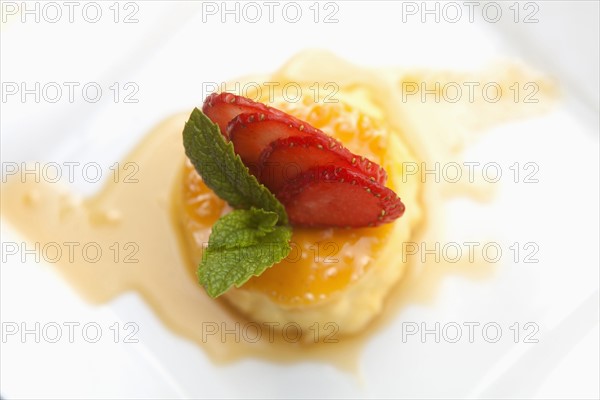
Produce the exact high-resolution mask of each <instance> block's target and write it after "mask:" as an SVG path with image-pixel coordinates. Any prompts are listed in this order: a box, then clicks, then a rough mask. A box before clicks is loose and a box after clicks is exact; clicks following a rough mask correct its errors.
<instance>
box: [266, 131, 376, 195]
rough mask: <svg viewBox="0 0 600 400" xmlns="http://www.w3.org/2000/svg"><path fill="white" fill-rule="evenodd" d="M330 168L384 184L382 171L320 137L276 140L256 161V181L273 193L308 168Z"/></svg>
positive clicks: (335, 143) (337, 144)
mask: <svg viewBox="0 0 600 400" xmlns="http://www.w3.org/2000/svg"><path fill="white" fill-rule="evenodd" d="M367 163H368V164H367ZM330 165H333V166H335V167H343V168H347V169H351V170H354V171H355V172H357V173H360V174H362V175H365V176H366V177H367V178H369V179H371V180H374V181H377V182H379V183H381V184H385V179H386V174H385V171H384V170H383V168H381V167H380V166H378V165H377V164H375V163H372V162H370V161H368V160H367V159H365V158H363V157H359V156H356V155H354V154H352V152H350V151H349V150H348V149H346V148H345V147H343V146H342V145H341V144H339V143H338V142H336V141H333V140H330V139H328V140H325V139H323V138H322V137H321V136H320V135H312V136H290V137H287V138H282V139H278V140H276V141H274V142H271V144H269V145H268V146H267V147H266V148H265V149H264V150H263V151H262V153H261V155H260V158H259V161H258V169H259V170H260V181H261V183H263V184H264V185H265V186H266V187H268V188H269V189H270V190H271V191H272V192H273V193H277V192H279V190H280V189H281V187H282V186H283V185H284V184H285V183H286V182H289V181H291V180H293V179H294V178H296V177H297V176H298V175H300V174H302V173H304V172H306V171H308V170H309V169H311V168H314V167H319V168H324V167H326V166H330ZM367 166H369V168H367Z"/></svg>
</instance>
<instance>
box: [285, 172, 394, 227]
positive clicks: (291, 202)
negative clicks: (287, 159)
mask: <svg viewBox="0 0 600 400" xmlns="http://www.w3.org/2000/svg"><path fill="white" fill-rule="evenodd" d="M277 197H278V198H279V200H280V201H281V202H282V203H283V205H284V206H285V208H286V211H287V214H288V217H289V219H290V222H291V223H292V224H293V225H298V226H307V227H328V226H337V227H364V226H377V225H381V224H384V223H388V222H392V221H394V220H395V219H397V218H399V217H401V216H402V214H403V213H404V204H402V201H401V200H400V198H399V197H398V196H397V195H396V193H394V192H393V191H392V190H391V189H388V188H387V187H385V186H383V185H381V184H379V183H377V182H374V181H372V180H370V179H368V178H366V177H365V176H363V175H362V174H360V173H357V172H355V171H353V170H350V169H347V168H341V167H334V166H327V167H325V168H311V169H310V170H308V171H307V172H305V173H303V174H302V175H300V176H298V177H297V178H296V179H294V180H293V181H291V182H288V183H286V184H285V185H284V186H283V187H282V188H281V190H280V191H279V192H278V194H277Z"/></svg>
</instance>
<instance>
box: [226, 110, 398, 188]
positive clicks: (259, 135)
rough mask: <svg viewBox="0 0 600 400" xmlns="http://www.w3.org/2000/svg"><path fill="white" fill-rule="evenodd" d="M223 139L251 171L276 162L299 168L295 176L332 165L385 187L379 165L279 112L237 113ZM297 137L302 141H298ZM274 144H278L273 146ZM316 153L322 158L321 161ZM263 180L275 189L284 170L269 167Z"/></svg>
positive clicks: (285, 175)
mask: <svg viewBox="0 0 600 400" xmlns="http://www.w3.org/2000/svg"><path fill="white" fill-rule="evenodd" d="M226 136H228V137H229V138H230V139H231V141H232V142H233V146H234V148H235V151H236V153H237V154H239V155H240V157H241V158H242V161H244V163H245V164H246V165H247V166H249V167H250V170H251V171H253V172H257V171H260V170H261V169H262V167H263V166H269V163H271V164H270V165H271V166H272V165H273V163H279V164H280V165H283V166H284V167H286V168H287V167H291V168H294V165H293V164H296V165H297V166H298V167H299V168H296V170H297V171H298V172H297V173H296V174H295V175H297V174H298V173H300V172H302V171H306V170H308V169H309V168H310V167H312V166H315V165H326V164H328V163H335V164H336V166H339V167H348V168H352V169H354V170H356V171H357V172H360V173H362V174H364V175H365V176H367V177H369V178H372V179H374V180H375V181H377V182H379V183H381V184H385V181H386V179H387V175H386V173H385V170H384V169H383V168H382V167H381V166H379V165H377V164H376V163H374V162H372V161H370V160H368V159H366V158H364V157H361V156H357V155H355V154H353V153H352V152H350V151H349V150H348V149H346V148H345V147H344V146H343V145H342V144H341V143H340V142H339V141H337V140H335V139H334V138H332V137H331V136H329V135H327V134H326V133H324V132H323V131H321V130H319V129H317V128H315V127H313V126H311V125H310V124H308V123H306V122H303V121H301V120H299V119H297V118H295V117H293V116H291V115H288V114H285V113H283V112H281V113H280V114H274V113H267V114H263V113H252V114H247V113H243V114H240V115H238V116H237V117H235V118H234V119H233V120H232V121H231V122H230V123H229V124H228V125H227V134H226ZM301 138H302V139H306V140H305V141H302V140H300V139H301ZM278 141H281V143H279V144H276V142H278ZM294 145H302V147H303V148H304V149H306V153H303V152H301V151H299V149H288V147H290V146H292V147H293V146H294ZM320 150H324V151H320ZM317 153H318V154H320V155H321V156H322V158H323V160H322V161H320V160H319V157H318V155H317ZM332 153H333V154H332ZM275 165H276V164H275ZM257 176H259V177H260V178H261V179H262V177H263V175H262V173H261V174H260V175H257ZM264 177H265V179H266V180H267V181H265V182H263V183H265V184H266V185H267V186H268V187H270V186H269V184H270V183H273V184H274V185H275V186H274V187H273V188H272V190H276V189H277V188H279V186H280V183H281V182H280V179H279V177H285V178H290V176H289V175H288V172H287V171H283V172H281V171H279V172H278V171H272V170H270V168H268V170H267V171H265V174H264ZM270 177H274V179H270Z"/></svg>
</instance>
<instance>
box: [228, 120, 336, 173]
mask: <svg viewBox="0 0 600 400" xmlns="http://www.w3.org/2000/svg"><path fill="white" fill-rule="evenodd" d="M227 136H228V137H229V138H230V140H231V142H232V143H233V148H234V149H235V152H236V153H237V154H239V156H240V157H241V158H242V161H243V162H244V164H246V166H249V165H253V166H258V163H259V159H260V155H261V153H262V152H263V151H264V150H265V149H266V148H267V147H268V146H269V145H270V144H271V143H272V142H274V141H276V140H279V139H286V138H289V137H306V136H318V137H319V139H320V140H321V141H323V142H325V143H329V142H330V141H331V142H335V141H334V139H333V138H331V137H329V136H327V135H325V134H324V133H323V132H321V131H319V130H317V129H315V128H312V127H311V126H310V125H308V124H306V123H304V122H302V121H300V120H298V119H296V118H294V117H291V116H289V115H287V114H284V113H282V114H281V115H279V114H272V113H267V114H264V113H252V114H247V113H244V114H239V115H238V116H237V117H235V118H234V119H233V120H231V122H229V124H228V125H227Z"/></svg>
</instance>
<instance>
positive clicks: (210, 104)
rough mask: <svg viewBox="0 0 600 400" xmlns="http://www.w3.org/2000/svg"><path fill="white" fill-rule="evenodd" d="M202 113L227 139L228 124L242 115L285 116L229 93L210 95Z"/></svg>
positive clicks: (276, 110) (260, 104) (277, 111)
mask: <svg viewBox="0 0 600 400" xmlns="http://www.w3.org/2000/svg"><path fill="white" fill-rule="evenodd" d="M202 112H203V113H204V114H205V115H206V116H207V117H208V118H210V119H211V120H212V121H213V122H214V123H215V124H217V125H219V128H220V129H221V133H222V134H223V135H225V137H227V133H226V132H227V124H228V123H229V121H231V120H232V119H234V118H235V117H236V116H238V115H239V114H241V113H262V114H277V115H283V114H285V113H284V112H283V111H279V110H278V109H276V108H272V107H269V106H267V105H264V104H262V103H257V102H255V101H252V100H250V99H248V98H246V97H242V96H236V95H235V94H232V93H227V92H223V93H213V94H211V95H209V96H208V97H207V98H206V99H205V100H204V105H203V106H202Z"/></svg>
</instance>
